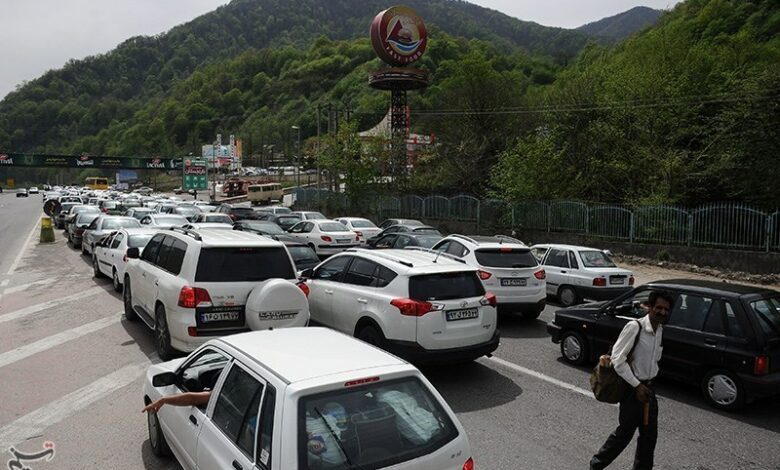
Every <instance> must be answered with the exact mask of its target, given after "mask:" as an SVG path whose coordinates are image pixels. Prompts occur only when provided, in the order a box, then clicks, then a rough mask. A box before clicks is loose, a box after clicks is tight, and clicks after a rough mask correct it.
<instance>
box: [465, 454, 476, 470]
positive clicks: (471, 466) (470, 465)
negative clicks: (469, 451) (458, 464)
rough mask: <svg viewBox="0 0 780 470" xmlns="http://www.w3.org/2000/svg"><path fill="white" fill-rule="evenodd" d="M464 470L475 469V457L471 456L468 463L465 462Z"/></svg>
mask: <svg viewBox="0 0 780 470" xmlns="http://www.w3.org/2000/svg"><path fill="white" fill-rule="evenodd" d="M463 470H474V459H472V458H471V457H469V459H468V460H466V463H464V464H463Z"/></svg>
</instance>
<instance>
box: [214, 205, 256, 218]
mask: <svg viewBox="0 0 780 470" xmlns="http://www.w3.org/2000/svg"><path fill="white" fill-rule="evenodd" d="M214 212H217V213H219V214H227V215H228V217H230V218H231V219H233V221H234V222H235V221H237V220H245V219H252V220H256V219H257V217H258V215H257V212H255V211H254V210H253V209H252V208H251V207H246V206H235V205H232V204H222V205H221V206H219V207H218V208H217V210H216V211H214Z"/></svg>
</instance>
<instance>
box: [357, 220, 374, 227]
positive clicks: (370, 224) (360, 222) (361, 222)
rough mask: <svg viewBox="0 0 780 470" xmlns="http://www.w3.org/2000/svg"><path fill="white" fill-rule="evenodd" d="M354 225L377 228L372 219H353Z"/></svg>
mask: <svg viewBox="0 0 780 470" xmlns="http://www.w3.org/2000/svg"><path fill="white" fill-rule="evenodd" d="M352 226H353V227H355V228H376V225H374V223H373V222H371V221H370V220H353V221H352Z"/></svg>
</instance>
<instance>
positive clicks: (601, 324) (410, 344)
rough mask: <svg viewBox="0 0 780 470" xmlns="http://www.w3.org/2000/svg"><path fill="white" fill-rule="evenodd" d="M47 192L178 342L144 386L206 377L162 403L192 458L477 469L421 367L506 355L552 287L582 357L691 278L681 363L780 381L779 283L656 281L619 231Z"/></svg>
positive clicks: (142, 319) (157, 425)
mask: <svg viewBox="0 0 780 470" xmlns="http://www.w3.org/2000/svg"><path fill="white" fill-rule="evenodd" d="M43 200H44V210H45V211H46V213H47V215H49V216H50V217H51V218H52V220H53V223H54V225H55V226H56V227H57V228H58V229H61V230H63V231H64V232H63V233H64V236H65V238H66V239H67V242H68V246H70V247H71V248H72V249H78V250H81V253H82V255H84V256H85V257H86V258H87V259H89V260H90V262H91V265H92V268H93V272H94V277H96V278H107V279H110V280H111V282H112V284H113V288H114V290H116V292H118V293H121V299H122V303H123V310H124V316H125V317H126V319H127V320H128V321H132V322H138V323H139V324H140V325H145V328H148V334H149V335H151V337H153V339H154V347H155V351H156V354H157V355H158V356H159V358H160V360H161V361H163V362H161V363H158V364H155V365H153V366H151V367H150V368H149V369H148V372H147V374H146V378H145V385H144V389H143V397H142V399H143V401H144V404H146V405H150V406H152V405H153V404H154V403H156V402H158V400H164V399H165V398H164V397H168V396H172V395H176V394H181V393H185V394H196V395H197V396H205V397H206V398H205V399H204V401H203V402H202V403H198V404H197V406H192V407H177V406H167V407H162V408H159V412H157V413H147V415H146V416H147V419H148V433H149V442H150V444H151V448H152V450H153V452H154V454H155V455H158V456H167V455H173V456H175V458H176V459H177V460H178V461H179V462H180V463H181V464H182V466H183V467H184V468H230V467H231V466H232V468H236V469H241V468H246V469H248V468H254V466H255V465H256V464H257V463H260V464H262V466H261V468H274V469H285V468H301V469H331V468H333V469H335V468H385V467H393V468H420V469H423V468H425V469H455V468H457V469H461V468H462V469H464V470H467V469H473V468H475V462H474V459H473V458H472V455H473V454H472V451H471V447H470V443H469V439H468V437H467V430H466V429H464V427H463V425H462V424H461V423H460V422H459V420H458V418H457V416H456V414H455V413H454V412H453V410H452V409H451V408H450V406H449V405H448V404H447V402H446V401H445V399H444V398H443V397H442V395H440V394H439V392H438V391H437V390H436V388H435V387H434V386H433V385H432V384H431V382H429V381H428V379H426V376H425V374H424V373H422V372H420V370H419V369H418V368H417V367H418V366H419V367H421V368H423V371H424V370H425V368H426V367H430V366H431V365H437V364H460V363H464V362H471V361H474V360H477V359H479V358H481V357H484V356H490V355H491V354H492V353H493V352H494V351H495V350H496V349H497V348H498V347H499V344H500V340H501V334H500V326H501V325H500V323H501V321H502V317H503V316H506V315H509V316H516V317H518V318H520V319H523V320H527V321H535V320H536V319H538V318H539V316H540V314H541V313H542V312H543V311H544V309H545V307H546V305H547V304H548V302H550V303H551V304H553V305H560V306H561V308H560V309H558V310H557V311H556V312H555V314H554V317H553V319H552V320H551V321H550V322H549V323H547V326H546V329H547V332H548V334H549V336H550V339H551V341H552V342H554V343H556V344H560V354H561V358H562V360H563V361H564V362H565V363H566V364H570V365H575V366H581V365H587V366H589V367H592V366H593V365H594V364H595V363H596V362H597V361H598V358H599V356H600V355H601V354H604V353H606V352H607V351H608V350H610V348H611V346H612V345H613V344H614V343H615V341H616V339H617V337H618V335H619V334H620V332H621V330H622V329H623V327H624V326H625V325H626V323H627V322H630V321H632V320H636V319H639V318H642V317H643V316H645V314H646V312H647V302H648V297H649V295H650V293H651V291H653V290H662V291H664V292H667V293H668V294H670V295H671V296H672V298H674V304H673V305H672V308H671V312H670V319H669V322H668V324H667V325H666V326H665V330H664V336H663V348H662V351H660V352H659V354H660V361H661V362H660V370H661V374H662V375H663V376H664V377H668V378H669V379H671V380H673V381H676V382H680V383H683V384H689V385H691V386H692V387H696V388H698V389H699V390H700V391H701V394H702V397H703V401H704V402H706V403H707V404H709V405H711V406H712V407H714V408H717V409H721V410H728V411H738V410H739V409H741V408H743V407H744V406H746V405H747V404H748V403H750V402H751V401H753V400H755V399H757V398H761V397H766V396H774V395H777V394H779V393H780V293H778V292H776V291H773V290H770V289H765V288H760V287H751V286H744V285H738V284H732V283H723V282H713V281H702V280H691V279H669V280H664V281H657V282H653V283H649V284H644V285H637V282H636V280H635V277H634V273H632V272H631V271H630V270H627V269H623V268H621V267H619V266H617V265H616V264H615V262H614V261H613V259H612V257H611V253H610V252H609V251H607V250H602V249H598V248H590V247H584V246H572V245H563V244H535V245H530V246H529V245H526V244H525V243H523V242H522V241H521V240H519V239H517V238H515V237H512V236H506V235H494V236H485V235H462V234H449V235H446V236H445V234H443V233H441V232H440V231H439V230H438V229H437V228H436V227H433V226H429V225H426V224H424V223H423V222H422V221H419V220H411V219H388V220H384V221H382V222H381V223H380V224H379V225H376V224H374V223H373V222H372V221H370V220H368V219H366V218H360V217H341V216H338V217H328V216H326V215H324V214H322V213H319V212H309V211H298V212H297V211H293V210H291V209H290V208H288V207H284V206H281V205H276V206H255V205H252V204H248V203H234V202H230V203H206V202H203V201H197V200H192V199H190V200H187V201H184V200H182V198H180V197H177V196H165V195H162V194H154V193H149V192H146V193H143V194H142V193H120V192H114V191H93V190H86V189H78V188H54V189H53V190H51V191H45V192H44V193H43ZM307 344H317V345H318V347H317V349H316V351H317V352H316V354H314V353H308V354H307V351H309V349H307V348H306V347H305V345H307ZM561 367H567V366H566V365H565V364H561ZM204 394H205V395H204ZM192 425H195V428H194V427H193V426H192ZM193 429H198V432H193ZM279 436H288V437H289V438H285V439H282V438H281V437H279Z"/></svg>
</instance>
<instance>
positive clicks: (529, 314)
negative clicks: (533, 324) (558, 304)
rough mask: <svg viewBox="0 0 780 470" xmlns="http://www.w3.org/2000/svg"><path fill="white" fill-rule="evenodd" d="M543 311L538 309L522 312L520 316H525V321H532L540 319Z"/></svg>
mask: <svg viewBox="0 0 780 470" xmlns="http://www.w3.org/2000/svg"><path fill="white" fill-rule="evenodd" d="M543 311H544V309H543V308H542V309H541V310H540V309H538V308H534V309H531V310H523V311H522V312H520V315H522V316H523V320H528V321H532V320H536V319H537V318H539V315H541V314H542V312H543Z"/></svg>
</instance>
